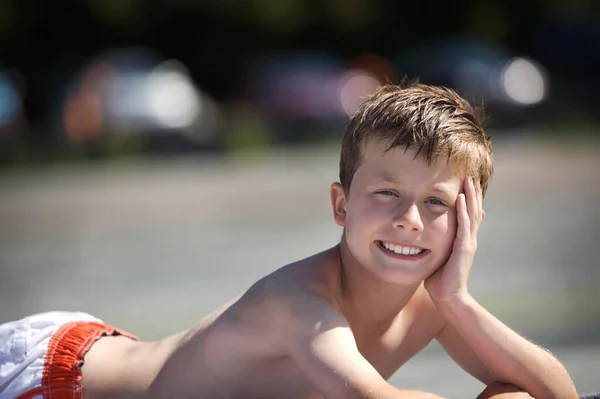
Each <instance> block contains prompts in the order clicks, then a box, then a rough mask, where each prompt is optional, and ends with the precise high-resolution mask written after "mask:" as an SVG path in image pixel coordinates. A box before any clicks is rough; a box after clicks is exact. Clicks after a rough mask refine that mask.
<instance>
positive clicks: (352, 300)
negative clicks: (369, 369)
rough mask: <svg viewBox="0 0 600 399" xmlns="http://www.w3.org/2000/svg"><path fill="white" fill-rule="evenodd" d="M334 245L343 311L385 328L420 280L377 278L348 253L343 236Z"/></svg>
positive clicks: (363, 321)
mask: <svg viewBox="0 0 600 399" xmlns="http://www.w3.org/2000/svg"><path fill="white" fill-rule="evenodd" d="M336 249H337V251H338V253H339V258H340V259H339V262H340V288H341V289H340V292H341V302H342V303H341V305H342V311H343V313H344V315H345V316H346V317H347V318H348V319H350V318H353V319H354V321H355V322H357V323H360V324H361V325H365V326H370V327H373V328H381V329H386V327H389V325H390V324H391V323H392V322H393V321H394V319H395V318H396V316H397V315H398V314H399V313H400V311H402V309H404V307H405V306H406V304H407V303H408V302H409V301H410V299H411V298H412V296H413V294H414V293H415V292H416V290H417V289H418V288H419V286H420V284H417V285H398V284H392V283H389V282H386V281H382V280H381V279H379V278H377V276H375V275H374V274H373V273H371V272H370V271H369V270H367V269H366V268H364V267H363V266H362V265H361V264H360V263H359V262H358V261H357V260H356V259H355V258H354V257H353V256H352V254H351V252H350V250H349V249H348V246H347V244H346V240H345V237H344V238H342V241H341V242H340V244H339V245H338V246H337V248H336ZM350 321H351V320H350ZM370 327H369V328H370Z"/></svg>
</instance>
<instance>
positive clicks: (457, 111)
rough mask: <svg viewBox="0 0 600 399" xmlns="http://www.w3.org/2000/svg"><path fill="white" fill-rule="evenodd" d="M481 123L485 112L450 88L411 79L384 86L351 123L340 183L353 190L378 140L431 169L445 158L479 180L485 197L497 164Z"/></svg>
mask: <svg viewBox="0 0 600 399" xmlns="http://www.w3.org/2000/svg"><path fill="white" fill-rule="evenodd" d="M482 119H483V111H482V110H480V109H475V108H474V107H473V106H471V104H469V103H468V102H467V101H466V100H465V99H463V98H462V97H460V96H459V95H458V94H457V93H456V92H455V91H453V90H451V89H448V88H444V87H437V86H430V85H426V84H422V83H418V82H416V81H407V80H405V81H403V82H402V83H400V84H399V85H392V84H386V85H383V86H381V87H380V88H379V89H378V90H377V91H376V92H375V93H374V94H373V95H371V96H370V97H369V98H367V100H366V101H365V102H364V103H362V105H361V106H360V107H359V109H358V111H357V113H356V114H355V115H354V116H353V117H352V119H351V120H350V121H349V123H348V126H347V128H346V132H345V134H344V138H343V140H342V151H341V157H340V183H341V184H342V186H343V187H344V189H345V191H346V192H349V191H350V186H351V183H352V179H353V177H354V174H355V173H356V170H357V169H358V167H359V166H360V164H361V163H362V160H363V156H362V149H363V147H364V144H365V142H366V141H367V139H371V138H378V139H383V140H386V141H387V142H388V147H387V150H390V149H392V148H395V147H398V146H400V147H405V148H406V149H408V148H412V149H415V150H416V151H417V155H418V156H422V157H424V158H425V159H426V161H427V162H428V164H432V163H433V162H435V161H436V160H438V159H443V158H446V160H447V161H448V162H449V164H451V165H452V166H453V167H455V168H457V173H460V174H461V175H462V176H464V177H473V178H475V179H479V181H480V183H481V187H482V190H483V193H484V195H485V192H486V190H487V187H488V185H489V182H490V180H491V178H492V175H493V173H494V165H493V158H492V144H491V139H490V138H489V137H488V136H487V135H486V133H485V132H484V130H483V122H482ZM387 150H386V151H387Z"/></svg>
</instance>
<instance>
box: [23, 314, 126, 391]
mask: <svg viewBox="0 0 600 399" xmlns="http://www.w3.org/2000/svg"><path fill="white" fill-rule="evenodd" d="M115 335H122V336H125V337H128V338H131V339H134V340H137V337H135V336H134V335H132V334H129V333H127V332H125V331H123V330H120V329H118V328H115V327H113V326H110V325H106V324H103V323H99V322H93V321H74V322H69V323H66V324H64V325H63V326H61V327H60V328H59V329H58V331H57V332H56V333H55V334H54V335H53V336H52V338H51V339H50V343H49V344H48V352H47V353H46V358H45V360H44V370H43V373H42V381H41V382H42V384H41V386H39V387H36V388H34V389H32V390H30V391H28V392H25V393H24V394H23V395H21V396H19V397H18V398H17V399H32V398H35V397H36V396H39V395H41V396H42V397H43V398H52V399H83V386H82V383H81V382H82V374H81V366H83V361H84V356H85V354H86V353H87V351H89V350H90V348H91V347H92V345H93V344H94V342H96V341H97V340H98V339H100V338H102V337H107V336H115Z"/></svg>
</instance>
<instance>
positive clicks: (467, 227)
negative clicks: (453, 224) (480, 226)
mask: <svg viewBox="0 0 600 399" xmlns="http://www.w3.org/2000/svg"><path fill="white" fill-rule="evenodd" d="M456 202H457V204H456V218H457V221H458V232H457V237H459V238H460V239H466V237H465V235H466V234H467V233H468V232H470V231H471V218H470V216H469V212H468V209H467V199H466V196H465V194H464V193H463V194H459V195H458V198H457V200H456Z"/></svg>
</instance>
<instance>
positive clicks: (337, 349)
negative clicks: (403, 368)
mask: <svg viewBox="0 0 600 399" xmlns="http://www.w3.org/2000/svg"><path fill="white" fill-rule="evenodd" d="M302 307H303V309H304V310H303V311H302V312H300V314H301V313H304V316H300V317H299V318H298V319H296V320H293V321H292V322H291V323H289V324H288V328H290V329H294V331H292V332H290V333H288V334H286V335H287V337H288V340H289V341H288V346H289V349H290V352H291V355H292V356H293V358H294V360H295V361H296V363H297V364H298V367H299V368H300V370H301V371H302V372H303V373H304V374H305V375H306V377H307V378H308V380H309V381H310V383H311V384H312V385H313V386H314V387H315V388H316V389H317V390H318V391H319V392H320V393H321V394H322V395H323V396H325V397H327V398H328V399H336V398H339V399H353V398H381V399H386V398H390V399H392V398H406V399H417V398H418V399H424V398H428V399H429V398H430V399H441V397H440V396H437V395H435V394H432V393H426V392H421V391H414V390H402V389H398V388H396V387H394V386H393V385H391V384H390V383H388V382H387V381H386V380H385V379H384V378H383V377H382V376H381V375H380V374H379V373H378V372H377V370H376V369H375V368H374V367H373V366H372V365H371V364H370V363H369V362H368V361H367V360H366V359H365V358H364V357H363V356H362V355H361V353H360V352H359V350H358V348H357V345H356V342H355V340H354V336H353V334H352V331H351V329H350V326H349V325H348V323H347V321H346V319H345V318H344V317H343V316H342V315H341V314H339V313H338V312H337V311H336V310H335V309H334V308H333V307H331V305H330V304H329V303H327V302H326V301H325V300H321V299H319V298H314V297H309V298H306V299H305V300H304V301H303V306H302ZM308 308H310V309H311V310H310V311H309V310H308ZM316 309H318V311H316ZM317 313H318V316H316V314H317ZM311 314H314V315H315V316H312V315H311ZM296 315H298V313H296Z"/></svg>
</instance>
